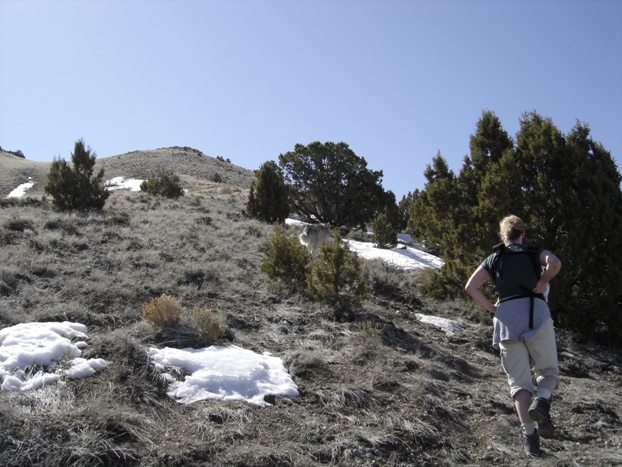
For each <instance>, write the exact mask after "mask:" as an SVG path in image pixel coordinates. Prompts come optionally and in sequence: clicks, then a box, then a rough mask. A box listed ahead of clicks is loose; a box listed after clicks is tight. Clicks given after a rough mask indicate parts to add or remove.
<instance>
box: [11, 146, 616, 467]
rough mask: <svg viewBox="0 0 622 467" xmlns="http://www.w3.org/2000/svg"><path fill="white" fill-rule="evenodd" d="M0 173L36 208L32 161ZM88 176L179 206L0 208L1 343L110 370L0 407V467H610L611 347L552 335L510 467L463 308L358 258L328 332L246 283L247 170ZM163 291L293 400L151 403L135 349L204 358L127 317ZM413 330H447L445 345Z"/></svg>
mask: <svg viewBox="0 0 622 467" xmlns="http://www.w3.org/2000/svg"><path fill="white" fill-rule="evenodd" d="M178 151H179V152H178ZM0 157H1V158H2V159H0V166H1V167H2V172H1V173H2V175H1V176H0V189H1V190H2V193H8V192H10V191H11V190H12V189H14V188H15V187H16V186H18V185H19V184H21V183H24V182H25V180H23V178H24V177H26V178H27V177H32V178H33V180H35V181H36V185H35V186H34V187H33V191H29V192H27V196H31V197H33V196H40V194H41V193H40V192H38V191H36V190H37V187H39V188H40V187H41V186H42V184H44V183H45V176H46V174H47V170H48V169H49V164H46V163H36V162H32V161H27V160H24V159H20V158H18V157H15V156H12V155H10V154H7V155H5V154H0ZM10 158H15V160H13V159H10ZM99 163H101V164H102V165H103V166H104V167H105V170H106V176H105V178H106V179H110V178H113V177H117V176H123V177H126V178H139V179H145V178H147V177H148V176H149V175H151V174H152V173H154V172H157V171H158V170H161V169H165V170H167V169H172V170H174V171H175V172H176V173H178V174H179V175H180V176H181V179H182V182H183V183H184V184H185V186H184V187H185V188H187V189H188V190H189V191H188V193H187V194H186V195H185V196H184V197H182V198H179V199H178V200H167V199H161V198H152V197H149V196H147V195H146V194H145V193H140V192H129V191H123V190H120V191H114V192H113V193H112V194H111V196H110V198H109V200H108V201H107V203H106V206H105V208H104V210H103V211H102V212H101V213H99V212H95V213H86V214H79V213H62V212H57V211H56V210H54V209H53V208H52V207H51V206H50V204H49V203H47V202H34V201H32V200H30V201H29V200H26V199H24V200H15V199H12V200H5V199H4V196H6V194H4V196H3V197H2V198H3V199H2V200H1V204H0V245H1V248H0V264H1V266H0V328H5V327H8V326H13V325H15V324H17V323H21V322H31V321H35V322H36V321H41V322H43V321H69V322H75V323H81V324H83V325H85V326H86V327H87V334H88V335H89V339H88V347H86V348H85V351H84V357H85V358H104V359H106V360H107V361H109V362H111V363H110V364H109V365H108V366H106V367H105V368H103V369H102V370H101V371H99V372H98V373H96V374H95V375H93V376H91V377H89V378H86V379H80V380H67V381H65V382H63V384H59V385H51V386H46V387H45V388H43V389H40V390H33V391H22V392H0V464H1V465H7V466H17V465H20V466H21V465H24V466H25V465H45V466H47V465H50V466H52V465H54V466H57V465H72V466H75V465H81V466H91V465H93V466H94V465H106V466H111V465H123V466H127V465H129V466H132V465H136V466H138V465H141V466H182V465H183V466H301V467H306V466H319V465H335V466H353V465H365V466H371V465H376V466H402V467H406V466H415V465H416V466H437V465H446V466H450V465H451V466H454V465H472V466H475V465H478V466H479V465H500V466H516V465H525V466H527V465H533V466H536V465H537V466H540V465H545V466H601V465H622V454H621V453H622V412H621V407H622V354H621V352H620V351H619V350H614V349H604V348H600V347H597V346H592V345H590V344H588V343H579V342H577V341H576V340H575V339H573V337H572V336H569V335H567V334H565V333H563V332H560V333H559V336H558V337H559V339H558V340H559V342H558V344H559V349H558V350H559V356H560V367H561V372H562V385H561V387H560V389H559V391H558V392H557V393H556V399H555V402H554V406H553V410H552V414H553V417H554V422H555V423H556V425H557V427H558V432H559V433H558V437H557V439H555V440H550V441H548V440H545V441H543V449H544V450H545V451H546V453H547V457H545V458H543V459H527V458H525V457H524V455H523V454H522V450H521V447H520V441H519V430H520V428H519V424H518V420H517V417H516V416H515V415H514V413H513V407H512V401H511V399H510V397H509V394H508V389H507V384H506V381H505V376H504V375H503V372H502V370H501V368H500V363H499V357H498V355H497V354H496V352H495V351H494V350H493V349H492V347H491V340H492V328H491V320H490V317H489V316H488V315H486V314H485V313H484V312H483V311H480V310H479V309H477V308H476V307H475V306H474V304H473V303H472V302H470V301H466V300H462V299H456V300H452V301H437V300H433V299H431V298H430V297H428V296H426V294H425V292H424V288H423V284H424V283H425V281H426V280H428V275H429V273H430V270H429V269H423V270H412V271H405V270H401V269H398V268H396V267H392V266H389V265H387V264H385V263H383V262H381V261H378V260H376V261H367V260H366V261H364V271H365V275H366V277H367V279H368V281H369V285H370V287H369V288H370V293H369V297H368V300H366V301H365V302H364V304H363V308H362V310H360V311H359V312H358V313H357V318H356V320H355V321H354V322H337V321H335V319H334V315H333V312H332V310H330V309H329V308H326V307H321V306H318V305H317V304H316V303H315V302H314V301H312V300H311V299H310V297H309V296H308V295H307V294H305V293H303V292H297V291H292V290H289V289H287V288H284V287H282V286H279V285H278V284H273V283H270V282H269V281H268V280H267V278H266V277H265V276H264V275H262V274H261V273H260V272H259V265H260V263H261V260H262V258H263V253H264V252H265V251H266V245H267V242H268V240H269V238H270V237H271V236H272V235H273V227H272V226H269V225H266V224H263V223H261V222H258V221H256V220H253V219H247V218H245V217H243V216H242V215H241V214H240V212H241V210H242V209H243V207H244V205H245V202H246V200H247V197H248V186H249V185H250V182H251V181H252V180H253V174H252V172H251V171H250V170H246V169H242V168H239V167H236V166H234V165H233V164H229V163H227V162H223V161H219V160H217V159H213V158H211V157H209V156H205V155H202V154H201V153H198V152H197V151H194V150H188V149H183V150H182V149H181V148H168V149H160V150H153V151H135V152H133V153H127V154H123V155H120V156H114V157H111V158H104V159H101V160H98V164H99ZM5 169H6V170H5ZM216 172H218V173H219V174H220V175H221V177H222V179H223V181H224V183H217V182H214V181H213V174H214V173H216ZM36 177H39V178H36ZM40 177H43V178H40ZM286 228H287V229H288V230H291V231H293V232H295V233H297V227H296V226H288V227H286ZM163 293H165V294H168V295H171V296H174V297H176V298H178V299H179V301H180V302H181V304H182V305H183V307H184V310H186V311H190V310H192V309H194V308H196V307H206V308H209V309H211V310H213V311H214V312H215V313H218V314H219V316H222V319H223V323H224V325H225V328H226V332H225V334H224V336H223V337H222V338H221V339H220V340H219V341H218V342H217V343H218V344H220V345H227V346H229V345H235V346H237V347H240V348H244V349H248V350H252V351H255V352H257V353H269V354H271V355H273V356H275V357H279V358H281V359H282V360H283V362H284V364H285V367H286V368H287V370H288V371H289V373H290V374H291V376H292V378H293V380H294V381H295V383H296V385H297V387H298V392H299V396H298V397H284V396H275V397H268V398H266V402H268V403H269V404H270V405H268V406H266V407H260V406H255V405H252V404H248V403H245V402H239V401H228V402H227V401H215V400H211V401H201V402H195V403H192V404H180V403H178V402H176V401H174V400H172V399H170V398H169V397H168V396H167V394H166V391H167V383H166V381H165V380H163V379H162V378H161V377H160V375H159V373H158V371H157V370H156V369H155V367H154V365H153V363H152V362H151V361H150V360H149V358H148V352H147V349H148V348H150V347H159V348H161V347H167V346H168V347H176V348H188V347H194V348H198V347H201V346H202V345H205V342H203V341H200V340H198V339H197V338H196V336H194V335H193V334H191V333H189V332H188V330H187V329H185V328H183V327H180V328H176V329H169V330H165V331H158V330H155V329H153V328H151V327H150V326H149V325H148V324H147V323H146V322H145V320H144V319H143V316H142V314H141V306H142V305H143V304H144V303H146V302H147V301H149V300H151V299H152V298H155V297H158V296H160V295H161V294H163ZM553 293H554V289H553ZM421 314H423V315H427V316H436V317H443V318H448V319H451V320H457V321H459V322H460V323H461V324H462V328H463V329H462V330H458V331H455V332H453V333H448V332H446V331H445V330H442V329H439V328H437V327H435V326H433V325H430V324H428V323H426V322H424V321H422V320H421V319H420V315H421ZM36 370H37V368H36V366H35V365H33V368H32V369H30V371H36ZM185 376H186V375H185V374H184V373H183V372H182V371H179V372H178V374H177V378H179V379H183V378H184V377H185Z"/></svg>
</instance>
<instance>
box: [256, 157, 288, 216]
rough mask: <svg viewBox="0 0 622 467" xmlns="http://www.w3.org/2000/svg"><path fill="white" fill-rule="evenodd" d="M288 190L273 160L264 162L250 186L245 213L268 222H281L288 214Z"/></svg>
mask: <svg viewBox="0 0 622 467" xmlns="http://www.w3.org/2000/svg"><path fill="white" fill-rule="evenodd" d="M288 196H289V190H288V188H287V186H286V185H285V182H284V180H283V175H282V174H281V171H280V169H279V167H278V166H277V165H276V163H275V162H274V161H268V162H265V163H264V164H263V165H262V166H261V168H260V169H259V171H258V172H257V180H256V182H255V183H253V185H252V186H251V188H250V192H249V195H248V201H247V203H246V213H247V214H248V215H249V216H251V217H254V218H256V219H260V220H262V221H265V222H269V223H279V224H280V223H283V222H285V219H287V217H288V216H289V200H288Z"/></svg>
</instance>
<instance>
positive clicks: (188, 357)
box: [149, 346, 298, 405]
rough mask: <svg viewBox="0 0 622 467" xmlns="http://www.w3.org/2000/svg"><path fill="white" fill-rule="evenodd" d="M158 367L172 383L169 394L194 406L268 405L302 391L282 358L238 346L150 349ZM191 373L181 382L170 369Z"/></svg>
mask: <svg viewBox="0 0 622 467" xmlns="http://www.w3.org/2000/svg"><path fill="white" fill-rule="evenodd" d="M149 354H150V356H151V359H152V361H153V362H155V365H156V367H157V368H158V369H159V370H161V371H162V372H163V373H162V374H163V376H164V377H165V378H166V379H167V380H168V381H169V383H170V385H169V391H168V395H169V396H170V397H171V398H173V399H176V400H177V401H178V402H181V403H184V404H190V403H192V402H196V401H199V400H204V399H220V400H246V401H248V402H250V403H253V404H257V405H267V402H265V400H264V396H267V395H275V396H292V397H295V396H298V388H297V386H296V384H295V383H294V381H293V380H292V378H291V376H290V375H289V373H287V370H286V369H285V367H284V366H283V362H282V360H281V359H280V358H278V357H272V356H270V355H267V354H264V355H260V354H257V353H255V352H251V351H250V350H245V349H242V348H239V347H236V346H226V347H225V346H211V347H208V348H204V349H183V350H179V349H171V348H164V349H156V348H151V349H149ZM171 367H172V368H181V369H183V370H185V371H187V372H189V373H190V375H188V376H186V377H185V379H184V381H177V380H175V378H174V377H173V376H172V375H171V374H170V373H167V372H166V370H167V368H171Z"/></svg>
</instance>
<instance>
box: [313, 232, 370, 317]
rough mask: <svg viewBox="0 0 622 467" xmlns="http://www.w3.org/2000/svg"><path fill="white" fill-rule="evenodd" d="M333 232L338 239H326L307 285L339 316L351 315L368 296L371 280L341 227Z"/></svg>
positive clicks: (314, 261) (319, 299) (316, 297)
mask: <svg viewBox="0 0 622 467" xmlns="http://www.w3.org/2000/svg"><path fill="white" fill-rule="evenodd" d="M333 236H334V241H332V242H326V243H324V244H323V245H322V246H321V247H320V256H319V257H317V258H316V259H314V260H313V262H312V263H311V266H310V268H309V273H308V274H307V286H308V289H309V291H310V292H311V294H312V295H313V297H314V298H315V299H316V300H318V301H319V302H321V303H324V304H328V305H331V306H333V307H334V309H335V316H336V318H337V319H351V318H352V317H353V316H352V312H353V311H354V308H355V307H358V306H360V304H361V302H362V301H363V299H364V298H365V295H366V293H367V283H366V282H365V278H364V277H363V271H362V268H361V263H360V261H359V259H358V257H357V256H356V254H355V253H352V252H351V251H350V249H349V248H348V245H346V244H344V243H343V242H342V240H341V234H340V232H339V230H338V229H335V230H334V231H333Z"/></svg>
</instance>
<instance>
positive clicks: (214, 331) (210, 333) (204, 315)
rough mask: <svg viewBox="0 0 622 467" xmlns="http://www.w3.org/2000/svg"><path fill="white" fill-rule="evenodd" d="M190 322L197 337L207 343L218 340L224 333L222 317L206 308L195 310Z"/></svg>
mask: <svg viewBox="0 0 622 467" xmlns="http://www.w3.org/2000/svg"><path fill="white" fill-rule="evenodd" d="M191 321H192V324H193V325H194V327H195V328H196V330H197V332H198V333H199V335H200V336H201V337H202V338H203V339H205V340H206V341H208V342H214V341H216V340H218V339H220V338H221V337H222V336H223V334H224V333H225V327H224V325H223V319H222V317H221V316H218V315H217V314H216V313H213V312H212V311H211V310H210V309H208V308H195V309H194V310H193V311H192V314H191Z"/></svg>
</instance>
